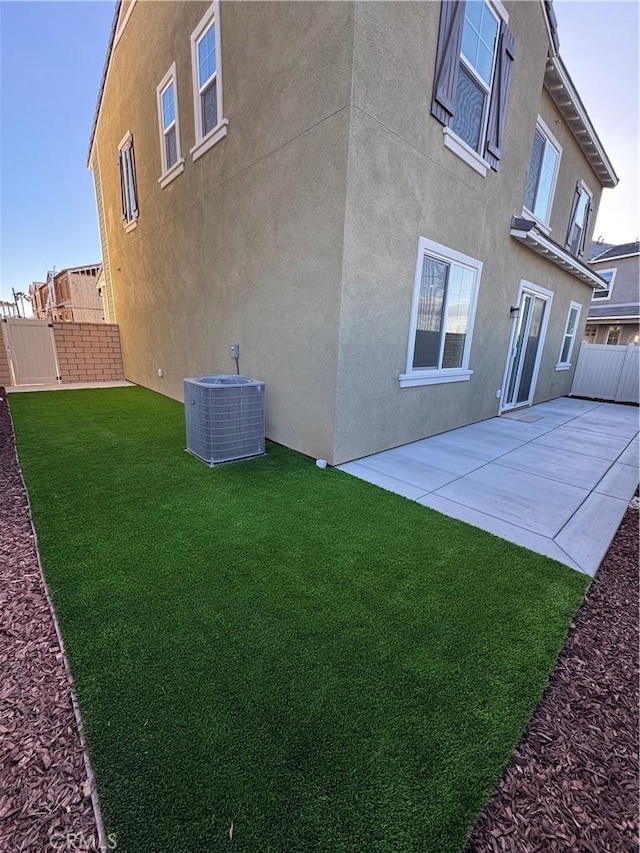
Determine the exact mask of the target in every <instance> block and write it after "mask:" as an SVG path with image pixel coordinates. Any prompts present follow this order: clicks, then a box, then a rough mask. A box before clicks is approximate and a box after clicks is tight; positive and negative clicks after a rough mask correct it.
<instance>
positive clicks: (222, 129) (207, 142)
mask: <svg viewBox="0 0 640 853" xmlns="http://www.w3.org/2000/svg"><path fill="white" fill-rule="evenodd" d="M228 125H229V119H227V118H223V119H222V121H221V122H220V124H219V125H217V127H214V128H213V130H210V131H209V133H208V134H207V135H206V136H205V137H204V138H203V139H200V140H198V142H196V144H195V145H194V146H193V148H192V149H191V151H190V152H189V153H190V154H191V157H192V158H193V160H197V159H198V157H202V155H203V154H204V153H205V151H208V150H209V149H210V148H213V146H214V145H215V144H216V142H219V141H220V140H221V139H224V137H225V136H226V135H227V127H228Z"/></svg>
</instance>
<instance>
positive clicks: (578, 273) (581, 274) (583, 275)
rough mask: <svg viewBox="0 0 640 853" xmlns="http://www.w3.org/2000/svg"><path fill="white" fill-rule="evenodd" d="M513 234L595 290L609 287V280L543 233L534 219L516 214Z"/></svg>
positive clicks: (513, 220) (513, 222)
mask: <svg viewBox="0 0 640 853" xmlns="http://www.w3.org/2000/svg"><path fill="white" fill-rule="evenodd" d="M511 236H512V237H513V238H514V239H515V240H518V242H520V243H522V244H523V245H524V246H526V247H527V248H528V249H531V251H532V252H535V253H536V254H537V255H542V256H543V257H545V258H546V259H547V260H548V261H551V263H552V264H555V265H556V266H557V267H560V268H561V269H563V270H566V271H567V272H568V273H571V275H574V276H575V277H576V278H579V279H580V281H583V282H584V283H585V284H589V285H591V287H593V289H594V290H604V289H605V288H607V287H608V285H607V282H606V281H605V280H604V279H603V278H600V276H599V275H598V274H597V273H596V272H595V271H594V270H592V269H591V268H590V267H588V266H587V265H586V264H585V263H583V262H582V261H580V260H578V258H576V257H574V256H573V255H572V254H570V253H569V252H567V250H566V249H563V248H562V246H560V245H559V244H558V243H555V242H554V241H553V240H552V239H551V238H550V237H547V235H546V234H543V233H542V231H541V230H540V229H539V228H538V226H537V224H536V223H535V222H534V221H533V220H532V219H525V218H524V217H520V216H514V217H513V219H512V220H511Z"/></svg>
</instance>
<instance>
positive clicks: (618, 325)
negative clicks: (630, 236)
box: [584, 241, 640, 344]
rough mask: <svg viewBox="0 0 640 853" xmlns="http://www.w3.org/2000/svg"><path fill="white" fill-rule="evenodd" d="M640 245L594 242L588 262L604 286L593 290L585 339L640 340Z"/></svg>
mask: <svg viewBox="0 0 640 853" xmlns="http://www.w3.org/2000/svg"><path fill="white" fill-rule="evenodd" d="M639 245H640V244H639V243H638V242H637V241H636V242H635V243H624V244H622V245H618V246H615V245H611V244H602V243H595V244H594V245H593V247H592V251H591V261H590V262H589V265H590V266H591V268H592V269H593V270H594V271H595V272H597V273H598V275H599V276H600V278H603V279H604V280H605V281H606V283H607V287H606V289H604V290H594V292H593V297H592V300H591V306H590V307H589V314H588V317H587V325H586V328H585V332H584V339H585V341H586V342H587V343H590V344H637V343H640V305H639V302H640V253H639V250H638V247H639Z"/></svg>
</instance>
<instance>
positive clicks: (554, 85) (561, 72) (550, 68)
mask: <svg viewBox="0 0 640 853" xmlns="http://www.w3.org/2000/svg"><path fill="white" fill-rule="evenodd" d="M121 5H122V0H116V8H115V13H114V16H113V24H112V25H111V36H110V37H109V47H108V48H107V57H106V59H105V63H104V69H103V72H102V81H101V83H100V91H99V92H98V103H97V104H96V111H95V115H94V119H93V127H92V129H91V139H90V140H89V152H88V154H87V166H88V167H90V163H91V151H92V149H93V141H94V139H95V135H96V128H97V126H98V116H99V114H100V106H101V104H102V95H103V94H104V87H105V83H106V80H107V72H108V70H109V62H110V61H111V54H112V52H113V46H114V41H115V37H116V31H117V28H118V17H119V16H120V7H121ZM542 8H543V9H544V13H545V20H546V23H547V27H548V31H549V36H550V38H551V47H550V55H549V58H548V60H547V67H546V70H545V75H544V85H545V88H546V89H547V91H548V92H549V94H550V95H551V97H552V98H553V100H554V102H555V104H556V106H557V107H558V109H559V110H560V113H561V114H562V116H563V118H564V119H565V121H566V122H567V124H568V126H569V128H570V129H571V132H572V133H573V135H574V136H575V138H576V141H577V142H578V145H579V146H580V148H581V149H582V151H583V153H584V155H585V157H586V158H587V160H588V161H589V163H591V166H592V168H593V170H594V171H595V173H596V174H597V175H598V177H599V178H600V181H601V182H602V185H603V186H604V187H615V186H616V184H617V183H618V176H617V175H616V173H615V171H614V169H613V166H612V165H611V161H610V160H609V158H608V156H607V153H606V151H605V150H604V148H603V147H602V143H601V142H600V139H599V138H598V134H597V133H596V131H595V129H594V127H593V125H592V124H591V119H590V118H589V116H588V114H587V111H586V109H585V108H584V105H583V103H582V101H581V100H580V96H579V95H578V91H577V89H576V87H575V85H574V84H573V81H572V80H571V77H570V76H569V72H568V71H567V69H566V68H565V66H564V63H563V62H562V60H561V58H560V55H559V53H558V49H559V47H560V42H559V40H558V22H557V20H556V16H555V12H554V11H553V0H543V3H542ZM129 11H130V10H129ZM126 17H127V16H125V23H126Z"/></svg>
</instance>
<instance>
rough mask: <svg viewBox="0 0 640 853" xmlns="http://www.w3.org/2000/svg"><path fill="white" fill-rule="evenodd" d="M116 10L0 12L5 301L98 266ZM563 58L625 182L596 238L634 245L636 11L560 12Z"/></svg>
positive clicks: (568, 8) (0, 273) (606, 204)
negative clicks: (50, 276)
mask: <svg viewBox="0 0 640 853" xmlns="http://www.w3.org/2000/svg"><path fill="white" fill-rule="evenodd" d="M114 8H115V4H114V2H100V0H96V2H56V0H51V2H28V0H23V2H6V0H3V2H0V53H1V58H0V79H1V86H0V122H1V136H0V146H1V151H0V217H1V219H0V298H1V299H9V298H10V294H11V287H12V286H13V287H15V288H16V290H25V291H26V290H27V288H28V286H29V284H30V283H31V281H34V280H36V281H38V280H42V279H43V278H44V277H45V276H46V272H47V270H48V269H51V268H52V267H53V266H54V265H55V266H56V268H57V269H63V268H64V267H68V266H78V265H81V264H88V263H93V262H95V261H98V260H100V241H99V236H98V225H97V219H96V213H95V203H94V195H93V182H92V178H91V173H90V172H89V171H88V170H87V168H86V160H87V148H88V143H89V136H90V134H91V126H92V122H93V116H94V111H95V106H96V100H97V96H98V89H99V86H100V79H101V75H102V69H103V65H104V59H105V55H106V50H107V44H108V40H109V34H110V30H111V23H112V19H113V13H114ZM555 8H556V14H557V17H558V22H559V33H560V53H561V55H562V57H563V59H564V60H565V64H566V65H567V67H568V69H569V73H570V74H571V76H572V77H573V80H574V82H575V83H576V85H577V87H578V89H579V91H580V94H581V96H582V99H583V101H584V103H585V106H586V107H587V110H588V111H589V113H590V115H591V118H592V120H593V123H594V125H595V127H596V130H597V131H598V133H599V135H600V138H601V140H602V142H603V144H604V146H605V149H606V151H607V153H608V154H609V156H610V158H611V160H612V162H613V164H614V167H615V168H616V170H617V172H618V175H619V176H620V178H621V183H620V186H619V187H618V188H617V189H616V190H607V191H605V193H604V196H603V204H602V207H601V211H600V216H599V218H598V223H597V226H596V232H595V233H596V236H597V235H599V234H602V235H604V237H605V238H606V239H607V240H608V241H610V242H621V243H622V242H625V241H628V240H634V239H636V238H637V237H638V231H639V230H640V226H639V225H638V218H639V210H638V195H639V193H638V162H637V161H638V155H637V152H638V101H639V96H638V73H639V69H638V26H639V25H638V5H637V3H636V2H634V0H631V2H580V0H556V3H555Z"/></svg>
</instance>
